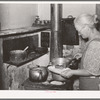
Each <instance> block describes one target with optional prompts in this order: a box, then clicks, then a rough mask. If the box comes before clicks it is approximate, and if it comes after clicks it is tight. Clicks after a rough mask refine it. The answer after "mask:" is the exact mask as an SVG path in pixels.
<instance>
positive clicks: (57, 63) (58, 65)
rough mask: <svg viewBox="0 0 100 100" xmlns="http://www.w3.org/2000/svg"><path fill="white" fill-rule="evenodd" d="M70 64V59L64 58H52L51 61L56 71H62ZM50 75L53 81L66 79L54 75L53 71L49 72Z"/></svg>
mask: <svg viewBox="0 0 100 100" xmlns="http://www.w3.org/2000/svg"><path fill="white" fill-rule="evenodd" d="M69 62H70V59H66V58H54V59H53V60H52V64H53V66H54V67H55V69H56V70H59V71H60V70H62V69H64V68H66V67H67V66H68V64H69ZM51 73H52V78H53V80H55V81H66V80H67V79H66V78H64V77H62V76H61V75H60V74H57V73H55V72H54V71H51Z"/></svg>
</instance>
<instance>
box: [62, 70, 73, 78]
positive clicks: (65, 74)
mask: <svg viewBox="0 0 100 100" xmlns="http://www.w3.org/2000/svg"><path fill="white" fill-rule="evenodd" d="M61 76H63V77H65V78H70V77H72V76H73V70H71V69H70V68H66V70H64V71H62V72H61Z"/></svg>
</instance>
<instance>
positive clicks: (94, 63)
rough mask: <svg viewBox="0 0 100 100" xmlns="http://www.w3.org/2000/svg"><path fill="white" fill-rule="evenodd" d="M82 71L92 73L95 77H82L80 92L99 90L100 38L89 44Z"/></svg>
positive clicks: (80, 79) (85, 51)
mask: <svg viewBox="0 0 100 100" xmlns="http://www.w3.org/2000/svg"><path fill="white" fill-rule="evenodd" d="M80 68H81V69H85V70H86V71H87V72H89V73H91V74H92V75H93V77H80V78H79V88H80V90H99V86H100V78H99V75H100V38H95V39H93V40H91V41H90V42H89V43H87V45H86V48H85V50H84V53H83V56H82V60H81V67H80Z"/></svg>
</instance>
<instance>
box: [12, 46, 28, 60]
mask: <svg viewBox="0 0 100 100" xmlns="http://www.w3.org/2000/svg"><path fill="white" fill-rule="evenodd" d="M27 49H28V47H27V48H25V49H24V50H12V51H10V61H11V62H21V61H23V60H25V59H26V57H27V52H26V50H27Z"/></svg>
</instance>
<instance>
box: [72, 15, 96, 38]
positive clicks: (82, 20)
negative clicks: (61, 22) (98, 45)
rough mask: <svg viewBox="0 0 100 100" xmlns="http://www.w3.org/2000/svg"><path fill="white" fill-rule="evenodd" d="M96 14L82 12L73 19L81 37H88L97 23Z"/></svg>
mask: <svg viewBox="0 0 100 100" xmlns="http://www.w3.org/2000/svg"><path fill="white" fill-rule="evenodd" d="M96 19H97V16H96V15H90V14H82V15H80V16H79V17H77V18H76V19H75V20H74V24H75V28H76V30H77V31H78V32H79V34H80V35H81V36H82V37H83V38H88V37H89V35H90V33H91V32H92V30H93V29H94V28H95V24H96V23H97V20H96Z"/></svg>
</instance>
